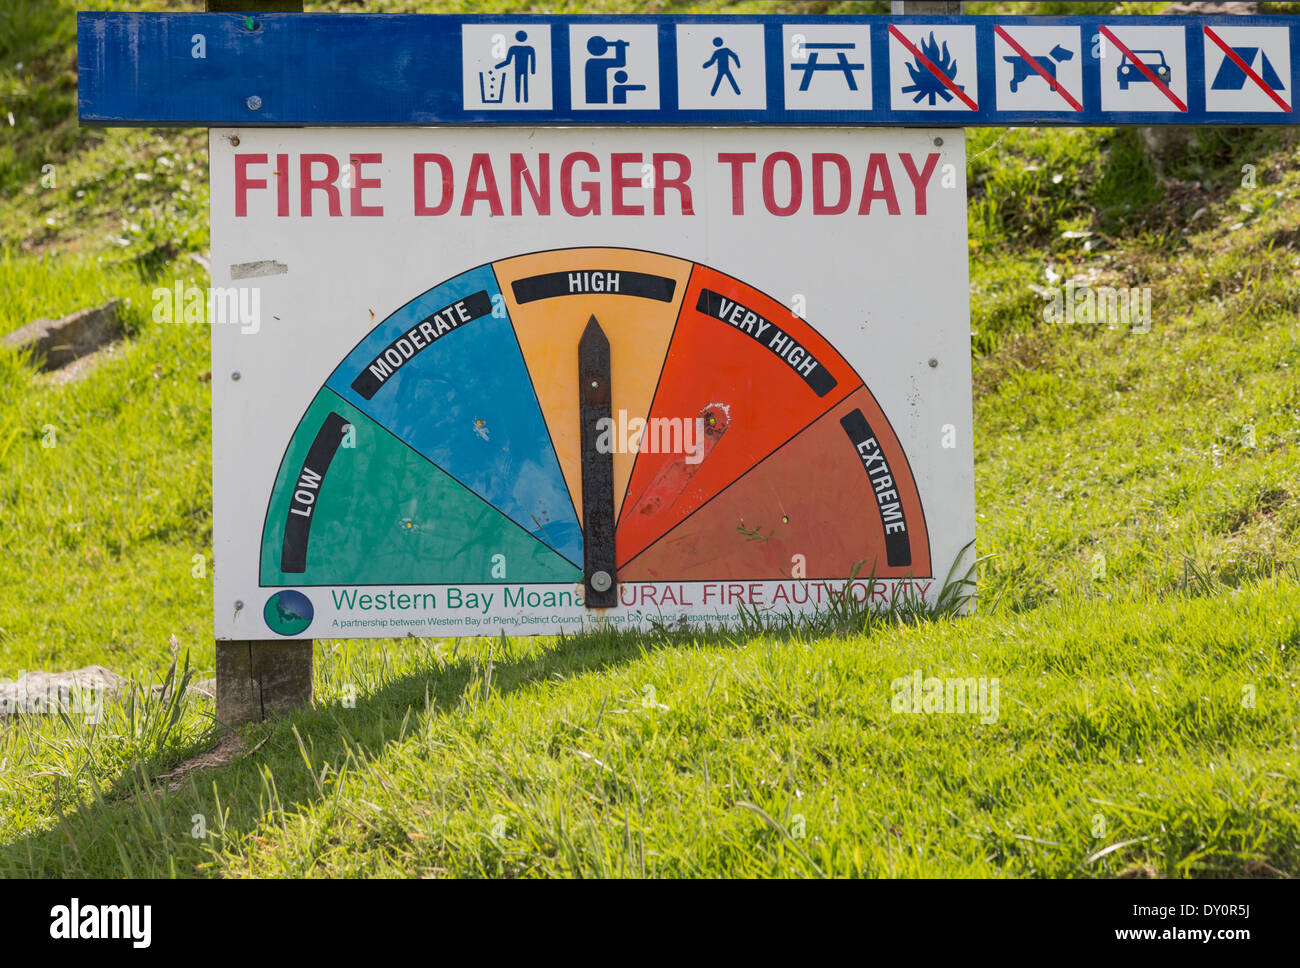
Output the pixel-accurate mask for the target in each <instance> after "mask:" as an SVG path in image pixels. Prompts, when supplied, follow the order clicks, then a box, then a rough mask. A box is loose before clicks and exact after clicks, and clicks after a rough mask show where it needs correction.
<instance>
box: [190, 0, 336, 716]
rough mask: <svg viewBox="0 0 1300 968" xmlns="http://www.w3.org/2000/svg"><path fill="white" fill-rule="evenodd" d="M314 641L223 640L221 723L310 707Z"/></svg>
mask: <svg viewBox="0 0 1300 968" xmlns="http://www.w3.org/2000/svg"><path fill="white" fill-rule="evenodd" d="M207 9H208V12H210V13H231V12H239V13H302V0H207ZM249 604H250V606H251V607H256V604H255V603H249ZM314 644H315V643H314V642H313V641H312V640H310V639H307V640H305V641H303V640H284V641H267V640H256V641H254V640H242V641H241V640H229V639H225V640H223V639H218V640H217V641H216V653H217V656H216V658H217V663H216V664H217V669H216V675H217V712H216V715H217V722H218V723H220V724H221V725H222V726H225V727H231V726H237V725H240V724H241V723H248V722H258V721H260V720H262V719H265V718H266V717H267V716H268V715H274V714H276V713H280V712H284V711H285V710H288V709H293V708H295V707H298V706H308V705H310V704H311V697H312V647H313V646H314Z"/></svg>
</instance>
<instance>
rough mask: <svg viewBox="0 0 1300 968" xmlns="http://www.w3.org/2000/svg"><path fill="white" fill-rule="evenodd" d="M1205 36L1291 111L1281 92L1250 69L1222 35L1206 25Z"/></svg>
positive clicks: (1260, 86)
mask: <svg viewBox="0 0 1300 968" xmlns="http://www.w3.org/2000/svg"><path fill="white" fill-rule="evenodd" d="M1205 36H1206V37H1209V38H1210V40H1212V41H1214V42H1215V43H1216V44H1218V45H1219V48H1220V49H1221V50H1222V51H1223V52H1224V53H1225V54H1227V55H1228V60H1230V61H1232V62H1233V63H1234V64H1236V65H1237V67H1239V68H1240V69H1241V72H1242V73H1243V74H1245V75H1246V76H1247V77H1249V78H1250V79H1251V80H1252V81H1254V82H1255V83H1256V84H1258V85H1259V89H1260V90H1261V91H1263V92H1264V93H1265V94H1267V95H1268V96H1269V97H1271V98H1272V99H1273V102H1274V103H1275V104H1276V105H1277V106H1278V107H1280V108H1281V109H1282V110H1283V111H1285V112H1287V113H1288V114H1290V113H1291V105H1289V104H1287V103H1286V101H1284V100H1282V97H1281V95H1279V94H1278V93H1277V91H1275V90H1273V89H1272V88H1271V87H1269V86H1268V85H1267V84H1265V83H1264V79H1263V78H1262V77H1260V76H1259V75H1258V74H1256V73H1255V72H1254V71H1252V70H1251V69H1250V65H1249V64H1247V63H1246V62H1245V61H1244V60H1242V59H1241V57H1240V56H1239V55H1238V54H1237V52H1236V51H1235V50H1233V49H1232V48H1231V47H1229V46H1228V45H1227V44H1225V43H1224V42H1223V38H1222V37H1220V36H1219V35H1218V34H1216V33H1215V32H1214V31H1213V30H1211V29H1210V28H1209V26H1208V25H1207V26H1206V27H1205ZM1259 49H1260V50H1261V51H1262V50H1263V49H1264V48H1263V46H1262V45H1261V46H1260V48H1259Z"/></svg>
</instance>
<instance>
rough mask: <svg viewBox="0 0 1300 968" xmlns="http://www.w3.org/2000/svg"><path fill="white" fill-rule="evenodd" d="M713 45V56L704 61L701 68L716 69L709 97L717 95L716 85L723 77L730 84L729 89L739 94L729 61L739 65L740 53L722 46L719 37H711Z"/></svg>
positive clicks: (738, 87)
mask: <svg viewBox="0 0 1300 968" xmlns="http://www.w3.org/2000/svg"><path fill="white" fill-rule="evenodd" d="M713 46H714V47H715V48H717V49H716V50H714V52H713V56H712V57H710V58H709V59H708V60H706V61H705V62H704V66H703V69H704V70H706V71H707V70H708V69H709V68H710V67H716V69H717V71H718V76H717V78H716V79H715V80H714V81H713V88H712V90H710V91H709V97H717V94H718V86H719V85H720V84H721V83H722V79H723V78H724V77H725V78H726V79H727V83H729V84H730V85H731V89H732V90H733V91H735V92H736V93H737V94H739V93H740V85H739V84H737V83H736V77H735V75H734V74H732V73H731V62H732V61H733V60H734V61H735V62H736V66H737V67H739V66H740V55H738V54H737V53H736V52H735V51H734V50H732V49H731V48H730V47H723V46H722V38H721V37H714V38H713Z"/></svg>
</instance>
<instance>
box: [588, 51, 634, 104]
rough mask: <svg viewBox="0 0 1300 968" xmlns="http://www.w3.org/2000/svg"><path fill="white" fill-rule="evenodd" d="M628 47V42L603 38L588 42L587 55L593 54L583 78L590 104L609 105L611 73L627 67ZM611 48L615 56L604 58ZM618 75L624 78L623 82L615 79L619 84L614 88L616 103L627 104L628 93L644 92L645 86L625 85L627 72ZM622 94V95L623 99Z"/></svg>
mask: <svg viewBox="0 0 1300 968" xmlns="http://www.w3.org/2000/svg"><path fill="white" fill-rule="evenodd" d="M627 46H628V42H627V41H626V40H606V39H605V38H604V37H601V36H595V37H592V38H590V39H589V40H588V41H587V53H589V54H591V58H590V59H589V60H588V61H587V64H586V66H585V68H584V75H583V76H584V80H585V81H586V88H587V103H588V104H608V103H609V72H610V71H613V70H618V68H621V67H626V66H627ZM611 47H612V48H614V56H613V57H606V56H604V55H605V54H606V53H608V52H609V49H610V48H611ZM618 73H619V74H621V75H622V78H621V80H620V79H619V78H618V77H615V78H614V80H615V81H616V82H618V84H617V86H616V87H615V88H614V103H615V104H626V103H627V91H644V90H645V85H644V84H634V85H628V84H623V83H622V81H626V80H627V72H626V71H622V70H619V71H618ZM620 94H622V97H621V98H620V97H619V95H620Z"/></svg>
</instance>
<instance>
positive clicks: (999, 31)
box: [993, 24, 1083, 111]
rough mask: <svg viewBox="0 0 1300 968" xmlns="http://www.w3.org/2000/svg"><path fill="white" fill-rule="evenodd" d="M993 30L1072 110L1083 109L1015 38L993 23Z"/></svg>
mask: <svg viewBox="0 0 1300 968" xmlns="http://www.w3.org/2000/svg"><path fill="white" fill-rule="evenodd" d="M993 30H994V32H995V33H996V34H997V35H998V36H999V37H1001V38H1002V39H1003V40H1005V41H1006V42H1007V43H1008V44H1010V45H1011V49H1012V50H1014V51H1015V52H1016V53H1017V54H1019V55H1020V56H1021V57H1023V58H1024V59H1025V62H1026V63H1027V64H1028V65H1029V66H1030V67H1032V68H1033V69H1034V70H1036V71H1038V75H1039V76H1040V77H1041V78H1042V79H1043V80H1045V81H1046V82H1047V86H1048V87H1050V88H1051V89H1052V90H1053V91H1055V92H1056V93H1057V94H1059V95H1061V97H1063V98H1065V100H1066V101H1067V102H1068V103H1069V105H1070V107H1072V108H1074V110H1076V111H1082V110H1083V105H1082V104H1080V103H1079V102H1078V101H1076V100H1075V99H1074V97H1073V96H1072V95H1071V94H1070V92H1069V91H1067V90H1066V89H1065V88H1064V87H1062V86H1061V85H1060V84H1058V83H1056V78H1054V77H1053V76H1052V75H1051V74H1049V73H1047V69H1046V68H1045V67H1043V65H1042V64H1040V63H1038V61H1036V60H1034V58H1033V57H1031V56H1029V52H1028V51H1027V50H1025V49H1024V48H1023V47H1021V46H1020V45H1019V44H1017V43H1016V41H1015V39H1014V38H1013V37H1012V36H1011V35H1010V34H1009V33H1007V32H1006V31H1005V30H1003V29H1002V28H1001V27H1000V26H999V25H997V24H994V25H993Z"/></svg>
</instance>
